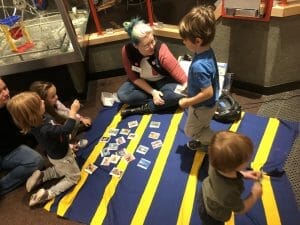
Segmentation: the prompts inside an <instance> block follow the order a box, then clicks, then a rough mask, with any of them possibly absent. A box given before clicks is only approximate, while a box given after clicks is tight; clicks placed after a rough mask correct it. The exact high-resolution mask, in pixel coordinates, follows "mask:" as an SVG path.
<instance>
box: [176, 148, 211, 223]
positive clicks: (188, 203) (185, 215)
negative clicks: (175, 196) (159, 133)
mask: <svg viewBox="0 0 300 225" xmlns="http://www.w3.org/2000/svg"><path fill="white" fill-rule="evenodd" d="M204 156H205V153H204V152H200V151H197V152H196V154H195V157H194V161H193V165H192V168H191V172H190V174H189V178H188V181H187V185H186V188H185V191H184V195H183V199H182V202H181V206H180V210H179V214H178V218H177V225H182V224H190V219H191V214H192V211H193V205H194V199H195V195H196V187H197V183H198V177H197V175H198V172H199V169H200V167H201V165H202V162H203V159H204Z"/></svg>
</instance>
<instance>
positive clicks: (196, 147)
mask: <svg viewBox="0 0 300 225" xmlns="http://www.w3.org/2000/svg"><path fill="white" fill-rule="evenodd" d="M186 145H187V147H188V148H189V149H190V150H193V151H203V152H207V151H208V145H204V144H202V143H201V142H200V141H197V140H191V141H189V142H188V143H187V144H186Z"/></svg>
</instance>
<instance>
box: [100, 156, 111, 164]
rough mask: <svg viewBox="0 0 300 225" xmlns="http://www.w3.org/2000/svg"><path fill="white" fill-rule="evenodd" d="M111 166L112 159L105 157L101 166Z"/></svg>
mask: <svg viewBox="0 0 300 225" xmlns="http://www.w3.org/2000/svg"><path fill="white" fill-rule="evenodd" d="M109 164H110V157H104V158H103V159H102V161H101V166H109Z"/></svg>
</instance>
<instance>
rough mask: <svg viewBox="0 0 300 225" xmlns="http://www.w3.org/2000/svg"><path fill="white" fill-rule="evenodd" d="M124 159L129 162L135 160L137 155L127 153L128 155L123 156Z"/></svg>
mask: <svg viewBox="0 0 300 225" xmlns="http://www.w3.org/2000/svg"><path fill="white" fill-rule="evenodd" d="M123 159H124V160H125V161H126V162H128V163H129V162H131V161H133V160H135V157H134V155H133V154H131V153H127V154H126V155H124V156H123Z"/></svg>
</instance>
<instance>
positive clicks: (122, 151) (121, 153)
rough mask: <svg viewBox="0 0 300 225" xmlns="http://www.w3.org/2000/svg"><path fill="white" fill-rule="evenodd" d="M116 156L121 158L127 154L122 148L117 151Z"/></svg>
mask: <svg viewBox="0 0 300 225" xmlns="http://www.w3.org/2000/svg"><path fill="white" fill-rule="evenodd" d="M116 154H117V155H119V156H121V157H122V156H124V155H126V154H127V150H126V148H123V149H121V150H119V151H117V152H116Z"/></svg>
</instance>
